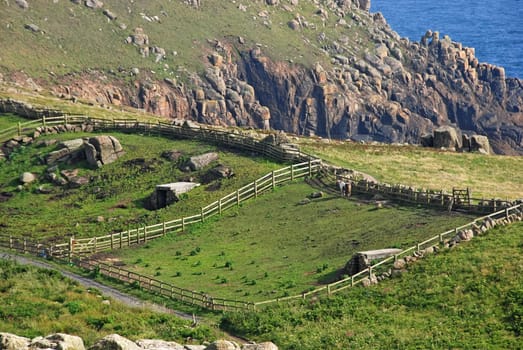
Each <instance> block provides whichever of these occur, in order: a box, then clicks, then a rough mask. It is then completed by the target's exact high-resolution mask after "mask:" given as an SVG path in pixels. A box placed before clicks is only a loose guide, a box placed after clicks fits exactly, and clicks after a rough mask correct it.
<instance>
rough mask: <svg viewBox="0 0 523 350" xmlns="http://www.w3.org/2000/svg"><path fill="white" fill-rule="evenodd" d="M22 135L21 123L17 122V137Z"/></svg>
mask: <svg viewBox="0 0 523 350" xmlns="http://www.w3.org/2000/svg"><path fill="white" fill-rule="evenodd" d="M21 135H22V123H20V122H18V136H21Z"/></svg>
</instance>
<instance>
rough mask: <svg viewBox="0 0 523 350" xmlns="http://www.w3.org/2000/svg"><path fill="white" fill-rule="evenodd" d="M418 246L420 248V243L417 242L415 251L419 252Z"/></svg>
mask: <svg viewBox="0 0 523 350" xmlns="http://www.w3.org/2000/svg"><path fill="white" fill-rule="evenodd" d="M420 248H421V245H420V244H419V243H418V244H416V251H417V252H419V251H420Z"/></svg>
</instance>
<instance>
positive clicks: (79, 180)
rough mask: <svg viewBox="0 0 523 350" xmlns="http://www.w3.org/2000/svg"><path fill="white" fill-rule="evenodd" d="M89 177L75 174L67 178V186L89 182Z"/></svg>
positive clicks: (77, 186)
mask: <svg viewBox="0 0 523 350" xmlns="http://www.w3.org/2000/svg"><path fill="white" fill-rule="evenodd" d="M89 182H90V179H89V178H88V177H87V176H76V177H73V178H72V179H70V180H69V182H68V183H69V187H71V188H79V187H82V186H85V185H87V184H89Z"/></svg>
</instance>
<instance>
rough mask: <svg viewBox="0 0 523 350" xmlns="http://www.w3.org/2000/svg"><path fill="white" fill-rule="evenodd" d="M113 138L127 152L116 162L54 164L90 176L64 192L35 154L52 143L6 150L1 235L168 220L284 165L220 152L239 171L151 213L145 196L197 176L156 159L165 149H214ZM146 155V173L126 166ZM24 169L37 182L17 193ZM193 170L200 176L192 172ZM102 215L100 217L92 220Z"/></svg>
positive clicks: (93, 230) (80, 231) (83, 232)
mask: <svg viewBox="0 0 523 350" xmlns="http://www.w3.org/2000/svg"><path fill="white" fill-rule="evenodd" d="M111 135H114V136H115V137H117V138H118V139H119V140H120V142H121V143H122V146H123V148H124V150H125V152H126V153H125V155H124V156H123V157H122V158H120V159H119V160H118V161H117V162H115V163H112V164H108V165H106V166H104V167H103V168H100V169H97V170H90V169H88V168H87V167H85V165H84V164H79V165H77V166H75V167H73V166H71V165H64V164H61V165H59V170H63V169H73V168H78V169H79V175H85V176H89V177H93V178H94V180H93V181H92V182H91V183H90V184H89V185H87V186H84V187H82V188H79V189H73V190H67V191H64V189H63V188H61V187H58V186H55V185H52V184H50V183H49V182H48V181H46V180H45V179H44V176H43V174H44V173H45V169H46V168H47V166H46V165H41V164H40V161H39V157H42V156H44V155H45V154H47V153H48V152H49V151H51V150H53V149H54V148H55V146H50V147H43V148H38V147H36V146H29V147H26V148H23V149H20V150H19V151H18V152H17V153H15V154H13V155H11V157H12V161H9V162H5V163H3V164H1V167H2V171H1V172H0V191H2V192H4V191H7V192H12V193H14V194H15V195H14V197H13V198H11V199H10V200H9V201H7V202H4V203H1V205H0V213H1V215H2V217H5V220H3V225H4V226H3V228H2V233H4V234H14V235H21V234H24V235H27V234H28V233H30V235H31V236H33V237H37V238H50V237H55V238H58V239H59V240H60V238H59V237H62V238H61V240H63V239H64V238H63V236H65V235H67V234H71V233H72V234H74V235H75V236H77V237H82V236H83V237H85V236H93V235H98V236H99V235H102V234H108V233H110V232H111V231H121V230H127V229H128V227H133V228H134V227H136V226H144V225H145V224H153V223H158V222H161V221H162V220H172V219H175V218H179V217H182V216H189V215H194V214H196V213H198V212H199V210H200V208H201V206H204V205H206V204H208V203H211V202H213V201H215V200H217V199H218V198H220V197H223V196H224V195H226V194H229V193H230V192H233V191H235V190H236V189H237V188H239V187H241V186H243V185H245V184H246V183H248V182H252V181H254V179H257V178H259V177H261V176H263V175H265V174H266V173H268V172H270V171H271V170H274V169H277V168H280V167H282V165H279V164H276V163H273V162H270V161H267V160H265V159H262V158H257V157H252V156H246V155H241V154H239V153H232V152H230V151H227V150H223V149H222V150H219V156H220V160H219V161H220V162H221V163H223V164H225V165H228V166H231V167H232V169H233V170H234V172H235V173H236V176H235V177H233V178H231V179H227V180H222V181H221V185H220V187H219V188H218V189H216V190H211V189H210V188H209V186H208V185H203V186H200V187H198V188H196V189H194V190H193V191H191V192H190V193H189V194H188V198H189V199H187V200H184V201H181V202H179V203H177V204H176V205H172V206H170V207H168V208H165V209H161V210H158V211H155V212H151V211H147V210H145V209H143V204H142V201H143V200H144V199H146V198H147V197H148V196H149V195H150V194H151V193H152V191H153V189H154V186H156V185H158V184H162V183H169V182H174V181H176V180H177V179H180V178H183V177H187V176H194V175H195V174H190V175H188V174H185V173H182V172H181V171H180V170H179V169H178V168H177V164H175V163H173V162H170V161H167V160H165V159H163V158H161V157H160V155H161V153H162V151H165V150H173V149H177V150H180V151H183V152H184V154H185V155H186V156H190V155H196V154H202V153H204V152H206V151H214V150H217V148H216V147H215V146H211V145H207V144H204V143H199V142H194V141H181V140H178V141H173V140H169V139H166V138H162V137H143V136H140V135H126V134H119V133H111ZM82 136H84V135H83V134H61V135H54V136H52V137H47V138H55V139H61V140H69V139H73V138H78V137H82ZM137 158H143V159H145V161H146V162H148V163H149V164H150V167H149V168H147V169H148V170H147V169H146V170H145V171H143V170H142V167H141V166H139V165H137V166H132V165H126V162H128V161H132V160H133V159H137ZM24 171H31V172H34V173H36V174H37V175H38V176H39V177H40V180H38V181H37V182H35V183H32V184H31V185H29V186H27V187H26V188H25V189H24V190H23V191H20V192H17V191H16V187H17V186H18V185H19V181H18V178H19V176H20V175H21V174H22V172H24ZM196 175H197V174H196ZM41 185H43V186H45V187H46V188H49V189H51V191H52V192H51V193H50V194H37V193H36V192H37V189H38V187H39V186H41ZM98 216H103V217H104V218H105V221H104V222H97V217H98Z"/></svg>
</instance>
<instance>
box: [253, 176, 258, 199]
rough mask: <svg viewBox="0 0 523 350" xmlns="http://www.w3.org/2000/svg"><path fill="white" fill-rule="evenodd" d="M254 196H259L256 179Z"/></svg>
mask: <svg viewBox="0 0 523 350" xmlns="http://www.w3.org/2000/svg"><path fill="white" fill-rule="evenodd" d="M254 198H258V184H257V183H256V180H254Z"/></svg>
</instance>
